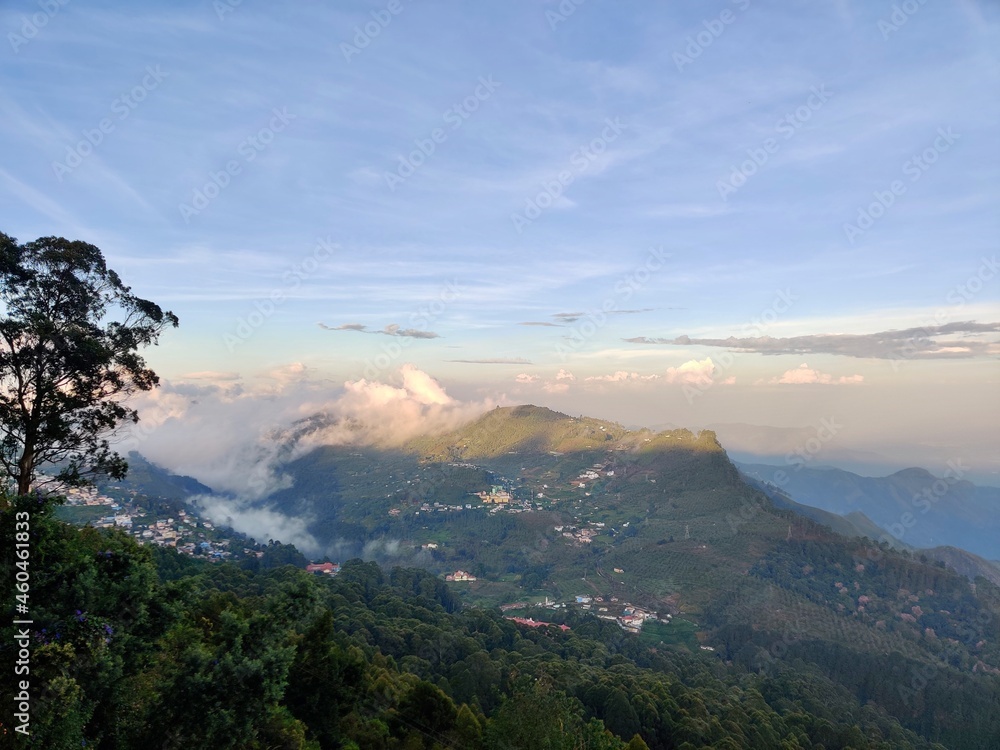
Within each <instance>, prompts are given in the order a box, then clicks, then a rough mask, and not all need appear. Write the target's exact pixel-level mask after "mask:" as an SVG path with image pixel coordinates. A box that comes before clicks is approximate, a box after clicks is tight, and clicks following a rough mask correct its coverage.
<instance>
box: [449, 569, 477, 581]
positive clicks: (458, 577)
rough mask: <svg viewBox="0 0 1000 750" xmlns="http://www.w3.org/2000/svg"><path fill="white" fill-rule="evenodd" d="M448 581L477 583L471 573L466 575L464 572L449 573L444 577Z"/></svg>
mask: <svg viewBox="0 0 1000 750" xmlns="http://www.w3.org/2000/svg"><path fill="white" fill-rule="evenodd" d="M444 580H446V581H475V580H477V579H476V577H475V576H474V575H472V574H471V573H466V572H465V571H464V570H456V571H455V572H454V573H449V574H448V575H446V576H445V577H444Z"/></svg>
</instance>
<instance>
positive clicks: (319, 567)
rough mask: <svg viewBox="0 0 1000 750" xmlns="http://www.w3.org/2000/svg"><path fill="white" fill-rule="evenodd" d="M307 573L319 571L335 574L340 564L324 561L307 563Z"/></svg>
mask: <svg viewBox="0 0 1000 750" xmlns="http://www.w3.org/2000/svg"><path fill="white" fill-rule="evenodd" d="M306 572H307V573H321V574H324V575H328V576H335V575H337V573H339V572H340V565H339V564H338V563H332V562H325V563H309V564H308V565H306Z"/></svg>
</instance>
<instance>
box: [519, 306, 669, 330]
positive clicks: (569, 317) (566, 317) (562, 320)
mask: <svg viewBox="0 0 1000 750" xmlns="http://www.w3.org/2000/svg"><path fill="white" fill-rule="evenodd" d="M655 309H656V308H654V307H643V308H640V309H638V310H605V311H602V314H605V315H637V314H638V313H646V312H653V310H655ZM667 309H668V310H676V309H679V308H674V307H670V308H667ZM586 314H587V313H584V312H569V313H554V314H553V315H552V316H551V317H553V318H555V320H556V322H554V323H553V322H551V321H539V320H528V321H525V322H523V323H518V325H519V326H550V327H552V328H558V327H559V326H565V325H569V324H571V323H575V322H576V321H578V320H579V319H580V318H582V317H584V316H585V315H586Z"/></svg>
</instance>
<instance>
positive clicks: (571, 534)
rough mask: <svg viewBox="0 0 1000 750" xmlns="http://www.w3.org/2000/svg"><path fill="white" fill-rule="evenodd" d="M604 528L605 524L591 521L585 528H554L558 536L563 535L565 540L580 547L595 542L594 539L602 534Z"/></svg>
mask: <svg viewBox="0 0 1000 750" xmlns="http://www.w3.org/2000/svg"><path fill="white" fill-rule="evenodd" d="M604 526H605V524H604V523H602V522H599V521H591V522H589V523H588V524H587V526H586V527H585V528H579V527H577V526H553V527H552V528H553V530H554V531H555V532H556V533H557V534H561V535H562V536H563V537H564V538H565V539H568V540H570V541H571V542H572V543H573V544H575V545H577V546H579V545H581V544H590V543H591V542H592V541H593V540H594V537H595V536H597V535H599V534H600V533H601V530H602V529H603V528H604Z"/></svg>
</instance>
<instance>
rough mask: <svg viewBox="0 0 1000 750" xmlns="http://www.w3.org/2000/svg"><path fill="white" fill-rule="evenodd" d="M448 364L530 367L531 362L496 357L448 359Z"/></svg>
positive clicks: (518, 358)
mask: <svg viewBox="0 0 1000 750" xmlns="http://www.w3.org/2000/svg"><path fill="white" fill-rule="evenodd" d="M445 361H446V362H459V363H461V364H465V365H530V364H531V360H530V359H525V358H524V357H494V358H491V359H448V360H445Z"/></svg>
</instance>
